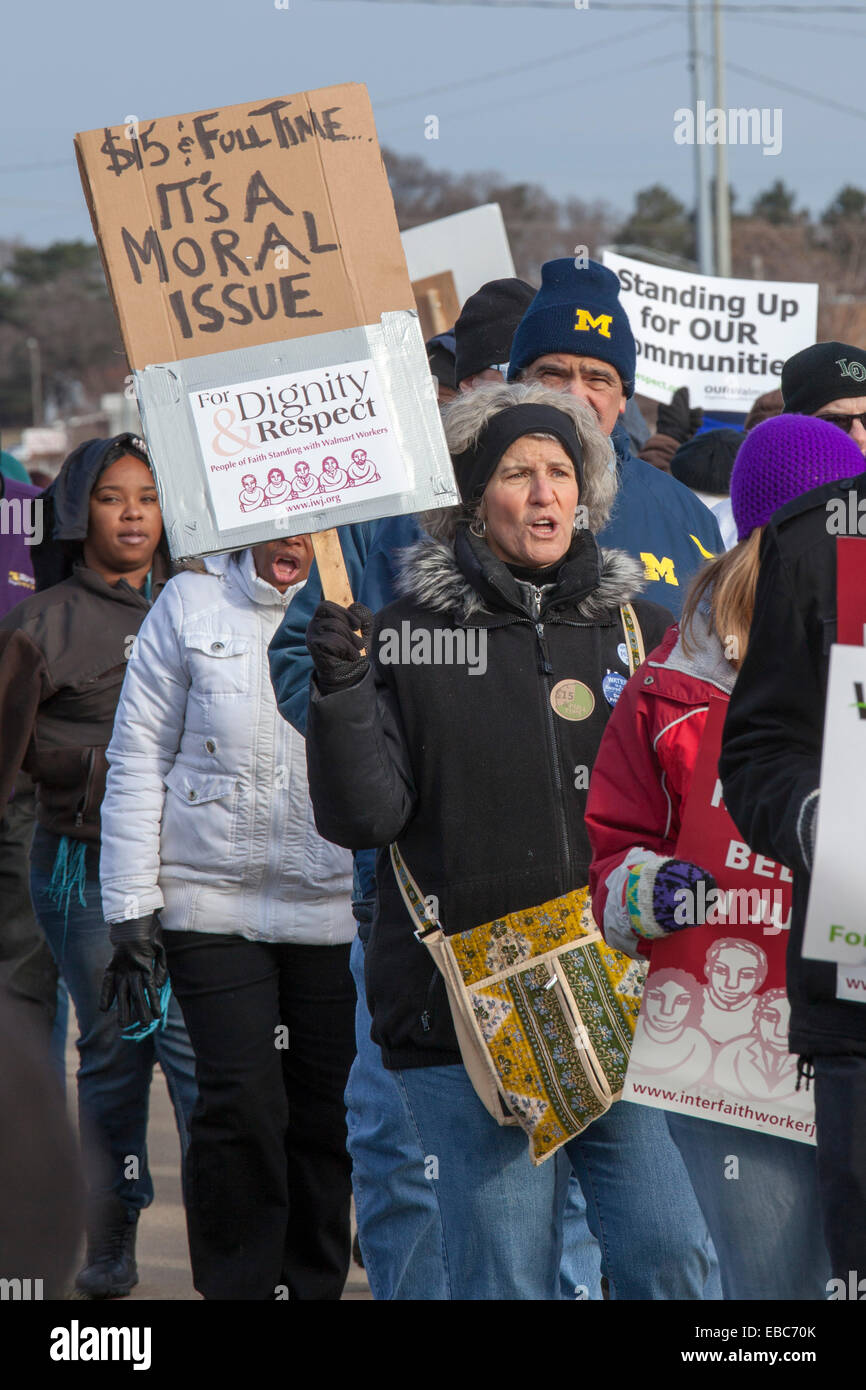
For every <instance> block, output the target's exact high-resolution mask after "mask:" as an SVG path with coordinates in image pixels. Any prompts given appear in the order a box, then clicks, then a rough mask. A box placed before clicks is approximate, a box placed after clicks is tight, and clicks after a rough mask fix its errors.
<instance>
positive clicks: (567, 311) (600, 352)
mask: <svg viewBox="0 0 866 1390" xmlns="http://www.w3.org/2000/svg"><path fill="white" fill-rule="evenodd" d="M548 352H570V353H573V354H574V355H575V356H576V357H597V358H598V359H599V360H600V361H601V362H609V363H610V365H611V366H612V367H615V368H616V370H617V372H618V373H619V375H620V377H621V379H622V385H623V390H624V391H625V394H626V396H632V395H634V373H635V346H634V334H633V333H632V331H631V325H630V324H629V321H628V316H627V314H626V312H625V310H624V309H623V307H622V305H621V304H620V302H619V280H618V278H617V276H616V275H615V274H614V273H613V271H612V270H608V268H607V266H603V265H599V263H598V262H597V261H590V262H589V263H588V265H587V266H586V269H585V270H577V269H576V268H575V264H574V261H573V260H572V259H571V257H569V256H563V257H562V259H561V260H557V261H547V262H546V264H545V265H543V266H542V268H541V289H540V290H539V291H538V293H537V294H536V296H535V298H534V299H533V301H532V303H531V304H530V306H529V308H528V309H527V311H526V313H525V314H524V316H523V318H522V319H521V321H520V324H519V326H518V329H517V332H516V333H515V335H514V342H513V343H512V345H511V357H510V359H509V367H508V380H509V381H516V380H517V378H518V377H519V375H520V373H521V371H522V370H523V368H524V367H528V366H529V365H530V364H531V363H532V362H534V361H535V360H536V358H538V357H542V356H544V354H545V353H548Z"/></svg>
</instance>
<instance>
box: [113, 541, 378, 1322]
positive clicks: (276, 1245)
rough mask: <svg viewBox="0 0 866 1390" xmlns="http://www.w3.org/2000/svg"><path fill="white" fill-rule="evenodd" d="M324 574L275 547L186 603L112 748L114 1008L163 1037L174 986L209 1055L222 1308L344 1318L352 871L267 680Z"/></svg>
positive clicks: (198, 1228) (204, 1287) (204, 1172)
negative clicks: (283, 627)
mask: <svg viewBox="0 0 866 1390" xmlns="http://www.w3.org/2000/svg"><path fill="white" fill-rule="evenodd" d="M311 556H312V550H311V546H310V542H309V539H308V538H307V537H292V538H287V539H281V540H277V541H269V542H266V543H265V544H263V545H258V546H254V547H253V548H252V549H250V550H244V551H241V552H239V553H237V554H233V555H223V556H218V557H216V558H212V559H208V560H206V561H205V566H206V571H207V572H206V573H204V574H199V573H193V572H185V573H182V574H180V575H178V576H176V577H175V578H174V579H173V580H172V581H171V582H170V583H169V584H168V585H166V588H165V590H164V591H163V593H162V595H161V596H160V599H159V601H158V602H157V603H156V604H155V605H154V607H153V609H152V611H151V613H150V614H149V615H148V617H147V619H146V620H145V622H144V624H143V626H142V628H141V631H140V633H139V635H138V637H137V638H136V641H135V647H134V650H133V652H132V655H131V657H130V660H129V663H128V667H127V672H126V677H125V680H124V684H123V691H122V693H121V697H120V704H119V706H118V711H117V718H116V720H115V725H114V732H113V736H112V740H111V743H110V745H109V748H108V755H107V756H108V761H109V764H110V770H109V773H108V783H107V792H106V797H105V801H104V803H103V806H102V855H101V861H100V878H101V883H102V903H103V911H104V915H105V918H106V921H108V922H109V923H110V924H112V925H111V940H112V944H113V945H114V947H115V953H114V959H113V960H112V963H111V966H110V967H109V970H108V972H107V973H106V982H105V990H104V997H103V1004H104V1005H108V1004H109V1003H110V1002H111V1000H112V999H113V998H114V997H115V995H116V997H117V1000H118V1006H119V1008H120V1011H121V1019H122V1020H123V1018H124V1017H128V1018H133V1019H137V1020H139V1021H141V1022H145V1023H147V1022H149V1021H150V1020H152V1019H153V1018H155V1017H157V1016H158V1011H159V990H160V987H161V985H162V983H163V981H164V978H165V968H166V964H167V967H168V972H169V974H170V977H171V986H172V989H173V990H174V992H175V994H176V995H177V997H178V1000H179V1002H180V1005H181V1009H182V1010H183V1014H184V1019H185V1021H186V1025H187V1029H188V1031H189V1035H190V1039H191V1041H192V1044H193V1048H194V1050H195V1055H196V1078H197V1081H198V1087H199V1102H198V1105H197V1106H196V1109H195V1111H194V1113H193V1118H192V1124H191V1135H190V1149H189V1155H188V1159H187V1166H186V1201H187V1223H188V1229H189V1241H190V1255H191V1260H192V1269H193V1279H194V1283H195V1286H196V1288H197V1289H198V1290H199V1292H200V1293H202V1294H203V1295H204V1297H205V1298H216V1299H273V1298H287V1297H288V1298H300V1299H338V1298H339V1297H340V1294H341V1292H342V1288H343V1284H344V1282H345V1277H346V1273H347V1270H348V1261H349V1251H350V1236H349V1200H350V1193H351V1184H350V1173H351V1165H350V1161H349V1158H348V1156H347V1153H346V1129H345V1110H344V1106H343V1090H344V1088H345V1084H346V1078H347V1076H348V1071H349V1067H350V1065H351V1062H352V1057H353V1054H354V1031H353V1029H354V987H353V984H352V980H351V976H350V973H349V944H350V941H351V938H352V935H353V930H354V927H353V921H352V913H351V906H350V891H351V856H350V855H349V853H348V852H347V851H346V850H343V849H338V848H337V847H336V846H334V845H331V844H328V843H327V842H326V841H325V840H323V839H321V837H320V836H319V835H318V833H317V831H316V829H315V825H314V822H313V813H312V808H311V805H310V800H309V795H308V791H307V772H306V757H305V749H304V740H303V738H302V737H301V736H300V735H299V734H297V733H296V732H295V730H294V729H292V727H291V725H289V724H287V723H286V721H285V720H284V719H282V718H281V716H280V714H279V712H278V710H277V707H276V704H275V701H274V695H273V690H272V688H271V682H270V675H269V671H268V658H267V649H268V643H269V641H270V639H271V637H272V636H273V634H274V632H275V631H276V628H277V627H278V626H279V623H280V622H281V620H282V618H283V615H284V613H285V610H286V608H287V606H288V604H289V603H291V601H292V597H293V595H294V594H296V593H297V592H298V590H299V588H300V587H301V586H302V584H303V582H304V581H305V580H306V577H307V573H308V571H309V566H310V561H311ZM160 918H161V921H160V920H159V919H160Z"/></svg>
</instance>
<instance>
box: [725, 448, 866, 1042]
mask: <svg viewBox="0 0 866 1390" xmlns="http://www.w3.org/2000/svg"><path fill="white" fill-rule="evenodd" d="M850 491H854V492H855V494H856V496H857V498H858V499H859V498H866V474H862V475H860V476H859V477H858V478H855V479H848V480H845V481H842V482H836V483H829V484H827V485H825V486H824V487H820V488H815V489H814V490H813V491H812V492H808V493H806V494H805V495H804V496H802V497H798V498H796V499H795V500H794V501H793V502H789V503H788V505H787V506H785V507H783V508H782V509H781V510H780V511H778V512H776V514H775V516H774V517H773V520H772V522H771V523H770V525H769V526H768V527H767V530H766V533H765V536H764V539H763V542H762V547H761V569H760V575H759V578H758V588H757V594H756V596H755V614H754V618H753V620H752V628H751V632H750V634H749V647H748V651H747V652H746V656H745V659H744V661H743V666H742V670H741V671H740V674H739V676H738V677H737V681H736V684H735V685H734V691H733V695H732V696H731V703H730V706H729V708H728V716H727V719H726V721H725V729H724V741H723V744H722V756H721V758H720V760H719V771H720V774H721V777H722V787H723V792H724V798H725V805H726V806H727V808H728V810H729V811H730V813H731V815H732V816H733V818H734V820H735V821H736V823H737V825H738V827H739V829H740V832H741V833H742V836H743V839H744V840H746V841H747V842H748V843H749V844H750V845H751V846H752V848H753V849H754V850H756V851H757V852H758V853H759V854H765V855H768V856H769V857H771V858H772V859H776V860H779V861H780V862H781V863H782V864H785V865H787V867H788V868H789V869H791V870H792V871H793V874H794V892H793V911H792V914H791V935H790V939H789V943H788V957H787V984H788V996H789V998H790V1001H791V1026H790V1046H791V1051H792V1052H798V1053H800V1054H801V1055H803V1056H807V1057H809V1056H813V1055H817V1056H820V1055H826V1054H842V1053H859V1054H861V1055H862V1054H866V1007H864V1006H863V1005H862V1004H857V1003H853V1002H851V1001H846V1000H838V999H837V998H836V966H835V965H834V964H831V963H827V962H823V961H815V960H804V959H803V958H802V957H801V955H800V951H801V948H802V943H803V927H804V924H805V917H806V904H807V901H808V897H809V874H810V869H811V856H812V825H813V821H814V816H815V812H816V810H817V801H818V797H817V791H818V786H819V782H820V773H821V745H822V740H823V730H824V705H825V701H826V696H827V677H828V673H829V666H830V648H831V646H832V644H833V643H834V642H835V640H836V537H835V536H834V535H832V534H830V533H829V531H828V509H827V504H828V502H829V501H831V500H832V499H836V498H843V499H846V500H847V496H848V493H849V492H850ZM852 867H855V868H856V871H860V868H861V866H852Z"/></svg>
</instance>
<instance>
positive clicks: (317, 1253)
mask: <svg viewBox="0 0 866 1390" xmlns="http://www.w3.org/2000/svg"><path fill="white" fill-rule="evenodd" d="M163 937H164V940H165V946H166V954H167V957H168V967H169V974H170V977H171V984H172V988H173V990H174V991H175V993H176V995H177V997H178V1000H179V1002H180V1006H181V1009H182V1010H183V1016H184V1019H185V1021H186V1026H187V1029H188V1032H189V1036H190V1040H191V1042H192V1045H193V1049H194V1051H195V1057H196V1079H197V1081H198V1089H199V1099H198V1103H197V1104H196V1107H195V1110H194V1111H193V1116H192V1123H191V1125H190V1147H189V1153H188V1155H187V1166H186V1194H187V1195H186V1200H187V1227H188V1231H189V1247H190V1258H191V1261H192V1272H193V1282H194V1284H195V1287H196V1288H197V1289H198V1291H199V1293H201V1294H203V1295H204V1297H205V1298H213V1299H273V1298H285V1297H287V1296H288V1297H289V1298H300V1299H338V1298H339V1297H340V1295H341V1293H342V1291H343V1285H344V1284H345V1281H346V1275H347V1273H348V1268H349V1254H350V1232H349V1202H350V1198H351V1190H352V1189H351V1170H352V1166H351V1160H350V1159H349V1156H348V1153H347V1152H346V1110H345V1106H344V1104H343V1091H344V1090H345V1086H346V1080H347V1078H348V1075H349V1068H350V1066H351V1064H352V1059H353V1057H354V1055H355V1029H354V1024H355V989H354V985H353V982H352V977H351V975H350V973H349V947H348V945H346V946H300V945H271V944H268V943H264V942H257V941H247V940H246V939H245V938H243V937H240V936H222V935H216V934H211V933H205V932H178V931H166V932H164V933H163Z"/></svg>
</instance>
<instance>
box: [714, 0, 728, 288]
mask: <svg viewBox="0 0 866 1390" xmlns="http://www.w3.org/2000/svg"><path fill="white" fill-rule="evenodd" d="M713 40H714V44H715V66H716V83H715V101H716V106H717V107H718V109H719V110H720V111H724V110H725V109H726V108H725V52H724V42H723V36H722V6H721V3H720V0H713ZM730 273H731V199H730V189H729V188H728V147H727V145H725V144H723V143H722V142H721V141H720V142H719V144H718V145H716V274H717V275H730Z"/></svg>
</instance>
